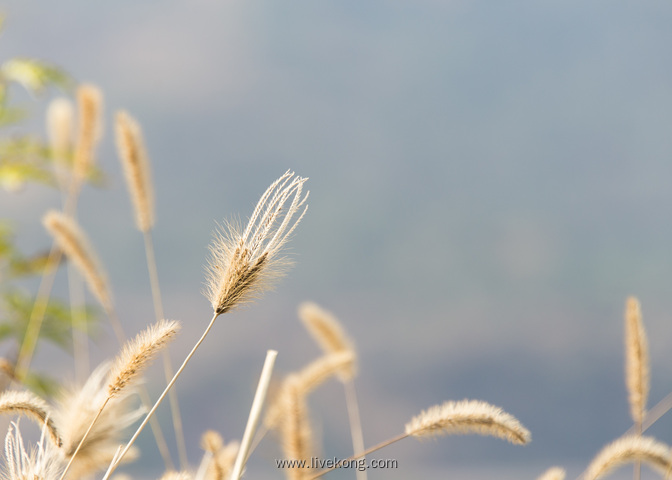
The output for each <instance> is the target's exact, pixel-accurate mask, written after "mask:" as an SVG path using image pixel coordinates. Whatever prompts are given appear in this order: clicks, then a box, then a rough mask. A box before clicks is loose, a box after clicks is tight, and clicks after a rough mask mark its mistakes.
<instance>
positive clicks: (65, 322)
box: [0, 289, 99, 351]
mask: <svg viewBox="0 0 672 480" xmlns="http://www.w3.org/2000/svg"><path fill="white" fill-rule="evenodd" d="M33 304H34V298H33V296H32V295H29V294H27V293H25V292H23V291H21V290H18V289H11V290H7V291H5V292H3V293H2V295H1V296H0V341H4V340H7V339H9V338H13V339H17V340H19V341H20V342H22V341H23V338H24V337H25V334H26V328H27V326H28V320H29V319H30V314H31V312H32V310H33ZM98 314H99V312H98V310H97V309H95V308H93V307H91V306H87V307H84V308H83V309H79V310H74V311H71V309H70V307H69V306H68V305H65V304H64V303H63V302H61V301H60V300H54V299H52V300H50V301H49V304H48V305H47V309H46V312H45V315H44V320H43V323H42V328H41V329H40V338H41V339H43V340H46V341H49V342H51V343H53V344H55V345H57V346H59V347H61V348H63V349H65V350H68V351H71V350H72V328H73V327H74V328H77V329H79V330H86V331H88V332H94V333H95V332H96V331H97V324H96V322H95V319H96V318H97V317H98Z"/></svg>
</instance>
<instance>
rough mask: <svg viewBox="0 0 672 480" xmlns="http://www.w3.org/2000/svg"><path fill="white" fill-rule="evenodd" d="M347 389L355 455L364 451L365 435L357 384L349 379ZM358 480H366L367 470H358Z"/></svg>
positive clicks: (346, 394) (347, 403)
mask: <svg viewBox="0 0 672 480" xmlns="http://www.w3.org/2000/svg"><path fill="white" fill-rule="evenodd" d="M343 387H344V388H345V403H346V405H347V406H348V418H349V420H350V435H351V436H352V451H353V453H357V452H361V451H362V450H364V435H363V434H362V420H361V418H360V417H359V406H358V404H357V392H356V391H355V382H354V380H353V379H352V378H349V379H348V380H347V381H346V382H344V383H343ZM356 472H357V473H356V476H357V480H366V479H367V475H366V469H362V470H359V469H357V470H356Z"/></svg>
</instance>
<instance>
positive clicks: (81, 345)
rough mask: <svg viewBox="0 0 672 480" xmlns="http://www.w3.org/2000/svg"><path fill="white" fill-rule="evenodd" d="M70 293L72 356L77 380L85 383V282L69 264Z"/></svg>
mask: <svg viewBox="0 0 672 480" xmlns="http://www.w3.org/2000/svg"><path fill="white" fill-rule="evenodd" d="M68 292H69V296H70V316H71V317H72V354H73V357H74V360H75V378H76V379H77V380H78V382H79V383H82V384H83V383H84V381H85V380H86V378H87V377H88V376H89V371H90V369H91V366H90V364H89V341H88V335H87V318H86V310H85V308H84V282H83V280H82V277H81V276H80V275H79V273H78V272H77V270H76V269H75V267H74V265H72V264H71V263H68Z"/></svg>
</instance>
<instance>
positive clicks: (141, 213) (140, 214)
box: [116, 111, 154, 232]
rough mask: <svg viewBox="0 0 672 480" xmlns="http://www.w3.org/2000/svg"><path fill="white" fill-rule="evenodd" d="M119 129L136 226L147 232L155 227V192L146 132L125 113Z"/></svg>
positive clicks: (119, 118) (121, 114)
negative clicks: (146, 146) (146, 148)
mask: <svg viewBox="0 0 672 480" xmlns="http://www.w3.org/2000/svg"><path fill="white" fill-rule="evenodd" d="M116 130H117V149H118V151H119V156H120V157H121V164H122V165H123V168H124V175H125V176H126V183H127V185H128V190H129V192H130V194H131V199H132V200H133V206H134V210H135V224H136V225H137V227H138V229H139V230H140V231H141V232H147V231H149V230H150V229H151V228H152V227H153V226H154V190H153V187H152V180H151V171H150V168H149V158H148V157H147V152H146V150H145V145H144V142H143V139H142V131H141V129H140V125H139V124H138V122H136V121H135V119H133V117H131V116H130V115H129V114H128V113H127V112H124V111H122V112H118V113H117V116H116Z"/></svg>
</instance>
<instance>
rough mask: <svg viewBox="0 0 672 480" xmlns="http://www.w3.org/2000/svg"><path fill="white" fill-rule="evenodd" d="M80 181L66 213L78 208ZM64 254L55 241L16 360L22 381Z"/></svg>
mask: <svg viewBox="0 0 672 480" xmlns="http://www.w3.org/2000/svg"><path fill="white" fill-rule="evenodd" d="M78 183H79V182H77V181H76V180H75V179H74V178H73V180H72V181H71V182H70V189H69V190H68V195H67V197H66V199H65V202H64V203H65V205H64V207H63V213H65V214H66V215H72V212H74V211H75V209H76V208H77V196H78V193H79V186H78ZM62 255H63V252H62V251H61V249H59V248H58V246H57V245H56V242H55V241H53V242H52V244H51V250H49V257H48V259H47V265H46V267H45V268H44V271H43V273H42V278H41V279H40V286H39V287H38V290H37V297H36V298H35V303H34V304H33V309H32V310H31V312H30V319H29V320H28V326H27V327H26V336H25V337H23V342H22V343H21V348H20V349H19V356H18V358H17V360H16V378H17V379H18V380H19V381H21V382H22V381H23V380H24V379H25V378H24V377H25V375H26V373H28V368H29V367H30V362H31V360H32V359H33V355H34V354H35V347H36V346H37V340H38V338H39V336H40V330H41V329H42V321H43V320H44V314H45V312H46V310H47V305H48V304H49V297H50V296H51V288H52V287H53V286H54V277H55V276H56V269H57V267H58V264H59V263H60V261H61V256H62ZM52 267H53V268H52Z"/></svg>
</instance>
